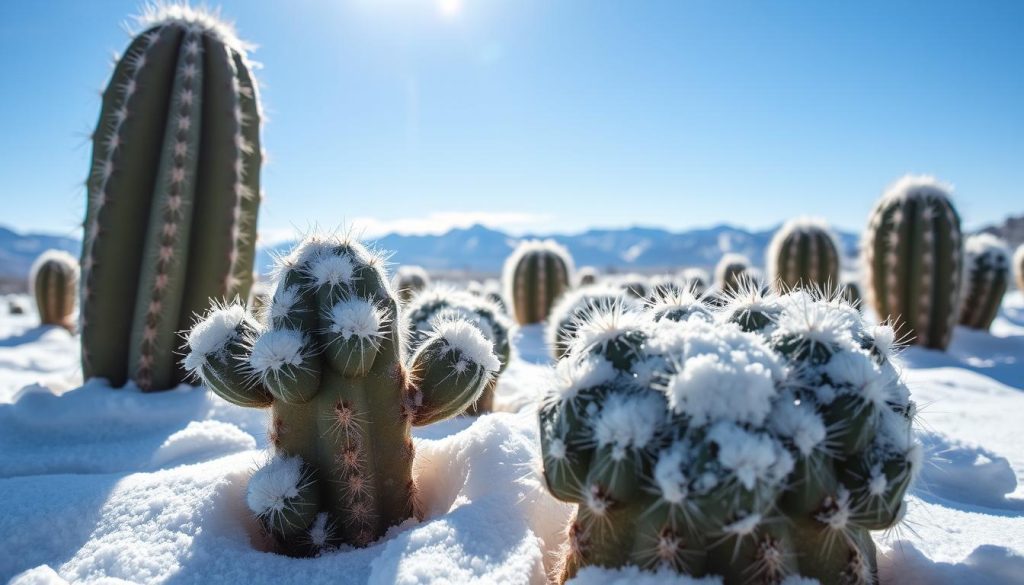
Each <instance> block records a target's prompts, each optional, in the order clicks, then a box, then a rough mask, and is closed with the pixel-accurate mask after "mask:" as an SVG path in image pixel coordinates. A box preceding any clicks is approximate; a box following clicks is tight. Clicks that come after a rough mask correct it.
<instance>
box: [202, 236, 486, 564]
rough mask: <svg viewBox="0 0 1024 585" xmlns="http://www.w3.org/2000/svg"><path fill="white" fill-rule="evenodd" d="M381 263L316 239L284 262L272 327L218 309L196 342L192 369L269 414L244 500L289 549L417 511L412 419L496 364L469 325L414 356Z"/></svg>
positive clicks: (482, 380) (458, 404)
mask: <svg viewBox="0 0 1024 585" xmlns="http://www.w3.org/2000/svg"><path fill="white" fill-rule="evenodd" d="M383 265H384V262H383V259H382V258H381V256H379V255H377V254H373V253H371V252H369V251H368V250H367V249H366V248H364V247H363V246H362V245H360V244H359V243H357V242H353V241H349V240H345V239H338V238H323V237H312V238H309V239H307V240H306V241H304V242H303V243H302V244H301V245H300V246H299V247H298V248H297V249H296V250H295V251H293V252H292V254H291V255H289V256H288V257H287V258H284V259H283V260H282V261H281V262H280V265H279V266H278V275H277V287H276V290H275V292H274V297H273V301H272V304H271V307H270V311H269V313H268V315H267V317H268V321H267V324H266V326H265V327H264V326H261V325H260V324H259V323H258V322H257V321H256V320H255V318H253V316H252V315H251V314H250V313H247V312H246V311H245V309H244V308H243V307H242V306H241V305H238V304H233V305H229V306H226V307H224V306H218V307H215V308H214V309H212V310H211V311H210V312H209V313H208V314H207V315H206V317H205V318H204V319H203V320H202V321H200V322H199V323H197V324H196V325H195V327H194V328H193V329H192V331H191V332H190V333H189V335H188V350H189V353H188V355H187V356H186V358H185V360H184V364H185V367H186V368H187V369H188V370H189V371H190V372H191V373H192V374H193V375H195V376H196V377H197V378H199V379H201V380H202V381H203V383H204V384H205V385H207V386H208V387H209V388H210V389H211V390H213V391H214V392H216V393H217V394H218V395H220V396H221V397H222V398H224V399H225V400H227V401H229V402H232V403H234V404H238V405H241V406H248V407H253V408H262V407H266V406H270V409H271V420H272V422H271V430H270V442H271V444H272V446H273V450H274V456H273V459H272V460H271V461H270V462H269V463H268V464H267V465H265V466H264V467H263V468H261V469H260V470H258V471H257V472H256V473H255V474H254V475H253V477H252V479H251V480H250V483H249V488H248V493H247V498H246V499H247V503H248V505H249V508H250V509H251V510H252V511H253V512H254V513H255V514H256V515H257V517H258V518H259V520H260V521H261V523H262V525H263V526H264V528H265V529H266V530H267V532H268V533H270V534H271V535H272V536H273V537H274V540H275V541H276V542H277V543H278V545H279V547H280V549H281V551H282V552H284V553H286V554H289V555H293V556H308V555H315V554H319V553H320V552H323V551H325V550H330V549H332V548H335V547H338V546H341V545H356V546H365V545H366V544H369V543H370V542H372V541H374V540H376V539H378V538H380V537H381V536H383V535H384V533H385V531H386V530H387V529H388V528H390V527H392V526H395V525H397V524H399V523H401V522H403V521H405V520H407V519H408V518H410V517H413V516H419V511H418V510H417V508H416V501H415V497H416V486H415V484H414V483H413V477H412V464H413V452H414V448H413V443H412V439H411V437H410V434H409V430H410V426H411V425H417V426H419V425H426V424H430V423H432V422H436V421H439V420H442V419H445V418H448V417H451V416H453V415H456V414H458V413H460V412H462V411H463V410H465V409H466V408H467V407H469V406H470V405H471V404H472V403H473V402H474V401H475V400H476V399H477V398H478V397H479V395H480V392H481V391H482V390H483V388H484V387H485V386H486V385H487V384H488V383H489V382H490V380H491V378H492V377H493V374H494V372H495V371H497V369H498V367H499V363H498V360H497V358H496V357H495V356H494V354H493V353H492V352H491V344H490V342H488V341H487V340H486V339H484V337H483V336H482V335H481V334H480V331H479V330H478V329H477V328H476V327H474V326H473V325H470V324H469V323H466V322H465V321H461V320H449V321H445V322H444V323H441V324H438V325H437V326H435V327H434V330H433V333H431V334H430V335H429V336H428V337H427V338H426V339H424V340H422V342H421V343H420V344H419V346H418V349H417V350H416V351H415V353H413V354H412V357H411V358H407V357H406V356H407V353H408V352H407V351H406V349H405V348H404V347H403V343H404V339H405V336H404V335H403V334H402V332H401V330H400V324H399V323H398V322H397V320H398V315H399V305H398V302H397V299H396V298H395V296H394V294H393V293H392V291H391V288H390V281H389V280H388V277H387V274H386V272H385V271H384V268H383Z"/></svg>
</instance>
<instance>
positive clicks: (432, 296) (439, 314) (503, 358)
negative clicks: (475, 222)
mask: <svg viewBox="0 0 1024 585" xmlns="http://www.w3.org/2000/svg"><path fill="white" fill-rule="evenodd" d="M453 320H462V321H465V322H467V323H469V324H471V325H473V326H474V327H476V328H477V329H478V330H479V331H480V333H481V334H482V335H483V336H484V338H485V339H487V341H489V342H490V343H491V346H492V348H493V351H494V353H495V355H497V357H498V360H499V361H500V362H501V367H500V368H499V370H498V372H497V375H500V374H501V372H503V371H504V370H505V368H506V367H508V364H509V362H510V361H512V334H513V324H512V320H511V319H509V318H508V316H506V315H505V312H504V311H503V310H502V309H501V307H499V306H498V305H496V304H495V303H493V302H492V301H490V300H488V299H486V298H484V297H480V296H477V295H474V294H472V293H470V292H468V291H460V290H456V289H454V288H452V287H449V286H432V287H430V288H428V289H425V290H423V291H422V292H420V293H419V294H417V295H416V296H415V297H413V299H412V302H410V303H409V305H408V306H407V307H406V309H405V329H406V331H407V332H408V333H409V342H410V345H411V349H412V350H413V351H415V350H416V349H417V348H418V347H419V345H420V344H421V343H423V342H425V341H428V340H429V339H430V338H431V336H432V335H433V333H434V331H435V329H437V328H438V327H444V326H445V324H446V323H448V322H450V321H453ZM497 375H495V378H494V380H493V381H492V382H493V383H492V384H490V385H488V386H487V387H486V388H484V391H483V392H482V393H481V394H480V398H479V399H478V400H477V401H476V402H475V403H474V404H473V406H472V407H471V408H470V409H469V410H468V411H467V413H468V414H479V413H483V412H490V411H491V410H493V408H494V390H495V383H496V382H497Z"/></svg>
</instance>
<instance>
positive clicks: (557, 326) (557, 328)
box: [544, 284, 639, 360]
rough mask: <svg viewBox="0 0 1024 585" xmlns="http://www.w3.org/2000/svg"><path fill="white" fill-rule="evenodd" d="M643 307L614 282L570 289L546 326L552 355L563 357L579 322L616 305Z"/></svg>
mask: <svg viewBox="0 0 1024 585" xmlns="http://www.w3.org/2000/svg"><path fill="white" fill-rule="evenodd" d="M616 305H618V306H620V307H622V308H631V309H636V308H639V303H638V302H637V301H636V299H634V298H633V297H632V296H629V295H625V294H623V291H622V289H621V288H619V287H617V286H614V285H602V284H595V285H590V286H583V287H580V288H578V289H576V290H573V291H570V292H568V293H566V294H564V295H562V298H560V299H559V300H558V302H557V303H555V306H554V307H553V308H552V309H551V315H550V317H548V322H547V325H546V326H545V328H544V338H545V340H546V341H547V346H548V348H549V349H550V350H551V357H552V358H553V359H555V360H560V359H562V357H563V356H564V355H565V353H566V351H568V349H569V345H571V343H572V340H573V339H574V338H575V336H576V328H577V324H578V323H579V322H580V321H583V320H586V319H588V318H589V316H590V315H591V314H593V313H597V312H602V311H606V310H609V309H610V308H611V307H613V306H616Z"/></svg>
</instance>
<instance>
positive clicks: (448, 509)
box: [0, 293, 1024, 585]
mask: <svg viewBox="0 0 1024 585" xmlns="http://www.w3.org/2000/svg"><path fill="white" fill-rule="evenodd" d="M0 301H3V302H0V500H2V501H5V502H7V506H6V507H5V510H4V512H3V513H0V581H6V580H8V579H11V578H13V580H14V582H18V583H63V582H65V581H70V582H86V581H88V582H96V581H106V582H117V581H118V580H124V581H128V582H173V583H212V582H245V583H274V584H275V585H279V584H280V583H282V582H284V583H291V582H295V583H299V582H301V583H320V582H324V583H327V582H330V583H366V582H369V583H393V582H399V583H419V582H428V581H446V582H454V583H463V582H471V581H477V582H485V583H488V582H500V583H524V582H542V581H543V579H544V573H545V570H546V568H547V566H548V564H549V563H550V561H551V553H552V551H554V550H555V549H556V548H557V547H558V546H559V545H560V544H561V542H560V538H561V530H562V526H563V524H564V522H565V520H566V518H567V517H568V513H569V510H568V508H567V507H566V506H564V505H562V504H559V503H558V502H556V501H554V500H553V499H552V498H550V497H549V496H548V495H547V494H546V492H545V491H544V489H543V487H542V484H541V482H540V479H539V477H538V476H537V467H536V458H537V447H536V429H535V423H534V419H533V416H532V415H531V414H530V409H531V403H532V400H533V399H535V397H536V395H537V392H538V390H539V388H540V387H541V386H542V384H543V382H544V378H545V376H546V375H547V356H546V352H545V351H544V348H543V342H542V336H541V335H540V331H539V330H538V329H537V328H527V329H525V330H524V331H523V332H522V333H521V335H520V338H519V340H518V343H517V348H518V352H519V355H518V358H517V360H516V361H515V362H514V363H513V364H512V365H511V367H510V368H509V370H508V372H506V373H505V375H504V377H503V378H502V380H501V383H500V385H499V388H498V392H499V394H498V400H497V406H498V407H499V409H501V410H504V411H507V412H503V413H498V414H493V415H488V416H484V417H481V418H479V419H468V418H462V419H457V420H454V421H449V422H447V423H443V424H440V425H435V426H433V427H428V428H425V429H418V430H417V431H416V433H415V434H416V441H417V456H418V457H419V459H418V463H419V465H418V468H417V471H416V472H417V475H418V478H419V484H420V485H421V487H422V488H423V490H424V493H423V497H424V501H425V502H427V504H428V506H427V507H428V517H427V518H426V519H424V520H423V521H421V522H418V523H417V522H408V523H406V524H405V525H403V526H401V527H398V528H396V529H395V530H393V531H392V533H391V534H389V535H388V536H387V537H386V538H384V539H382V540H381V541H380V542H378V543H376V544H375V545H373V546H371V547H369V548H366V549H360V550H347V551H340V552H337V553H333V554H329V555H325V556H322V557H320V558H316V559H289V558H285V557H280V556H277V555H274V554H270V553H267V552H263V550H265V549H266V543H265V542H263V541H262V540H261V538H260V536H259V533H258V530H257V529H256V525H255V523H254V521H253V520H252V519H251V518H250V514H249V513H248V511H247V509H246V508H245V504H244V497H243V493H244V489H245V484H246V481H247V477H248V474H249V473H250V471H251V470H252V469H253V468H254V467H255V466H256V465H257V464H258V463H259V462H260V461H262V460H263V458H264V457H265V455H264V452H263V449H264V448H265V446H266V439H265V435H264V430H263V429H264V422H265V414H264V413H263V412H261V411H256V410H252V409H243V408H238V407H235V406H231V405H229V404H227V403H225V402H223V401H222V400H220V399H218V398H216V397H215V396H212V395H211V394H209V393H207V392H203V391H201V390H197V389H192V388H189V387H184V386H183V387H181V388H179V389H176V390H173V391H170V392H164V393H158V394H152V395H142V394H141V393H139V392H138V390H136V389H133V388H126V389H122V390H111V389H109V388H107V387H105V386H103V385H102V384H99V383H95V382H94V383H89V384H86V385H85V386H82V385H81V373H80V371H79V370H78V364H77V361H78V348H77V341H76V339H75V338H74V337H73V336H72V335H70V334H68V333H67V332H65V331H64V330H62V329H54V328H37V327H34V326H33V325H34V323H36V318H35V316H34V315H32V314H29V315H24V316H11V315H7V314H6V308H7V303H6V299H0ZM993 333H994V334H993V335H988V334H985V333H978V332H973V331H968V330H964V329H961V330H959V331H957V335H956V339H955V341H954V344H953V347H952V348H951V349H950V351H949V352H948V353H940V352H931V351H925V350H920V349H910V350H907V351H906V352H905V354H904V358H905V361H906V364H907V367H908V369H907V378H908V381H909V382H910V383H911V388H912V390H913V392H914V397H915V398H916V399H917V400H918V402H919V403H920V404H921V406H922V425H921V436H922V440H923V442H924V443H925V445H926V448H927V451H928V454H929V464H928V465H927V467H926V470H925V471H924V473H923V474H922V479H921V481H920V482H919V484H918V485H917V486H916V487H915V488H914V489H913V491H912V493H911V495H910V496H909V500H910V506H909V513H908V516H907V519H906V522H905V524H904V525H902V526H901V528H900V529H899V530H896V531H893V532H891V533H887V534H878V535H877V536H876V540H877V541H878V544H879V546H880V550H881V551H883V552H882V554H883V557H882V559H881V565H882V577H883V582H885V583H900V584H903V583H910V584H918V583H920V584H924V583H928V584H953V583H956V584H959V583H970V584H976V583H994V584H1008V583H1024V439H1022V438H1021V436H1022V434H1024V424H1022V422H1021V420H1022V418H1024V298H1022V297H1021V295H1020V294H1019V293H1013V294H1011V295H1009V296H1008V297H1007V300H1006V302H1005V303H1004V307H1003V314H1002V315H1001V316H1000V318H999V320H998V321H997V323H996V325H995V327H994V328H993ZM638 577H639V576H638V575H636V574H635V572H631V571H628V570H627V571H623V572H597V571H584V572H583V573H581V575H580V578H579V579H578V580H579V581H581V582H587V583H623V584H625V583H639V582H644V583H647V582H650V583H654V582H659V583H663V582H692V581H689V580H685V579H669V578H668V576H667V575H660V576H653V575H647V576H646V577H645V579H644V580H643V581H640V580H638ZM701 582H702V583H707V582H716V581H715V580H707V581H701Z"/></svg>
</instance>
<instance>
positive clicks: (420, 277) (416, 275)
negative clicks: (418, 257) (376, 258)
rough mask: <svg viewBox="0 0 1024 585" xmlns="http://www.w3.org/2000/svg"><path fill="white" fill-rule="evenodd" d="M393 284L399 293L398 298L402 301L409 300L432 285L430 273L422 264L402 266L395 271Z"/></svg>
mask: <svg viewBox="0 0 1024 585" xmlns="http://www.w3.org/2000/svg"><path fill="white" fill-rule="evenodd" d="M392 285H393V286H394V289H395V292H397V293H398V298H400V299H402V302H408V301H409V300H410V299H412V298H413V297H414V296H416V294H417V293H419V292H420V291H422V290H423V289H425V288H427V287H428V286H430V275H429V274H427V271H426V270H424V269H423V267H422V266H414V265H408V266H400V267H399V268H398V270H397V271H396V272H395V278H394V282H393V283H392Z"/></svg>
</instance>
